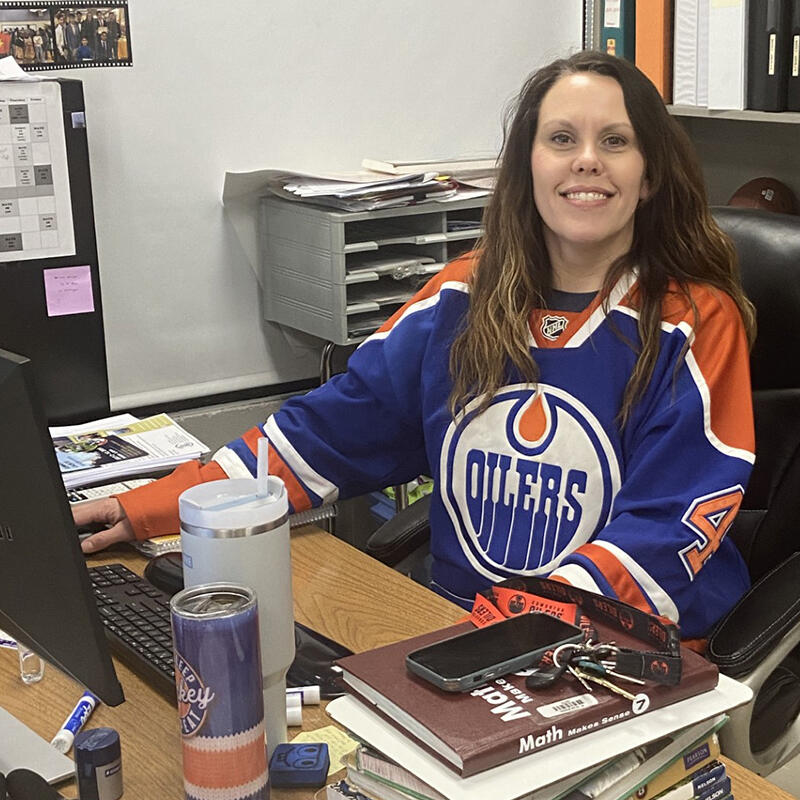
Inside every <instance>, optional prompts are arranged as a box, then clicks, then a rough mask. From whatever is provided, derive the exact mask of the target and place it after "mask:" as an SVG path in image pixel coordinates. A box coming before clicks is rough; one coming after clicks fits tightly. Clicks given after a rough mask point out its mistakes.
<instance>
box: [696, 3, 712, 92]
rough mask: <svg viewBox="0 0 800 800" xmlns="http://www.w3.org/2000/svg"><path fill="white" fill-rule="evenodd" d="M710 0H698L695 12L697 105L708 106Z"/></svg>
mask: <svg viewBox="0 0 800 800" xmlns="http://www.w3.org/2000/svg"><path fill="white" fill-rule="evenodd" d="M710 7H711V0H700V2H699V3H698V6H697V8H698V13H697V56H696V58H697V105H698V106H702V107H703V108H707V107H708V14H709V8H710Z"/></svg>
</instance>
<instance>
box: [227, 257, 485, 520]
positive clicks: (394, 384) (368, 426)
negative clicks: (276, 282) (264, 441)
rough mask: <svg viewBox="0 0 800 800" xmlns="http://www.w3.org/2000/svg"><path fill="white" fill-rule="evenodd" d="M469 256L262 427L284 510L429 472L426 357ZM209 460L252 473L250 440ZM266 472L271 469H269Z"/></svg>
mask: <svg viewBox="0 0 800 800" xmlns="http://www.w3.org/2000/svg"><path fill="white" fill-rule="evenodd" d="M470 263H471V262H470V260H469V259H463V258H462V259H460V260H458V261H456V262H453V263H452V264H450V265H448V266H447V267H445V268H444V269H443V270H442V271H441V272H440V273H438V274H437V275H436V276H435V277H434V278H433V279H432V280H430V281H429V282H428V283H426V284H425V286H424V287H423V288H422V289H421V290H420V291H419V292H418V293H417V294H416V295H415V296H414V297H413V298H412V299H411V300H410V301H409V302H408V303H406V304H405V305H404V306H403V307H402V308H401V309H399V310H398V311H397V312H396V313H395V314H394V315H393V316H392V317H391V318H390V319H389V320H388V321H387V322H386V324H385V325H383V326H382V327H381V328H380V329H379V330H378V331H377V332H376V333H375V334H373V335H372V336H371V337H369V338H368V339H367V340H366V341H365V342H364V343H363V344H362V345H361V346H360V347H359V348H358V349H357V350H356V351H355V352H354V353H353V355H352V356H351V357H350V360H349V362H348V365H347V371H346V372H344V373H341V374H339V375H336V376H334V377H333V378H331V379H330V380H329V381H327V382H326V383H324V384H323V385H322V386H320V387H319V388H317V389H315V390H314V391H312V392H309V393H308V394H306V395H303V396H302V397H295V398H291V399H290V400H289V401H287V402H286V403H285V404H284V405H283V407H282V408H281V409H280V411H279V412H278V413H276V414H275V415H273V416H272V417H270V419H269V420H267V423H266V425H265V426H264V434H265V435H266V436H267V437H268V438H269V441H270V454H271V463H273V464H274V465H275V466H274V471H275V472H276V473H277V474H278V475H279V476H280V477H281V478H283V480H284V482H285V483H286V485H287V487H288V491H289V502H290V506H291V508H292V510H294V511H300V510H303V509H306V508H310V507H315V506H318V505H321V504H325V503H331V502H334V501H336V500H337V499H340V498H341V499H344V498H348V497H354V496H357V495H360V494H364V493H366V492H369V491H373V490H375V489H382V488H384V487H386V486H391V485H394V484H398V483H404V482H407V481H409V480H411V479H413V478H414V477H416V476H418V475H420V474H424V473H427V472H429V465H428V459H427V453H426V448H425V437H424V424H423V422H424V421H423V396H424V392H425V380H426V369H425V363H426V356H427V354H428V353H429V351H430V343H431V336H432V331H433V330H434V329H435V327H436V319H437V314H438V313H439V312H440V309H441V305H440V302H441V298H442V294H443V292H442V287H443V286H444V285H445V284H446V283H447V282H448V281H451V280H455V279H456V278H458V279H460V278H462V277H463V275H464V273H465V270H467V269H469V264H470ZM245 445H246V446H243V444H242V443H241V442H234V443H231V444H230V445H229V446H228V451H227V453H225V454H223V455H221V456H220V457H218V460H219V462H220V463H221V464H222V465H223V467H224V468H225V469H226V471H227V470H229V469H231V468H232V466H233V465H232V464H229V463H228V458H229V457H233V460H234V461H238V462H239V466H241V465H244V466H245V467H246V468H247V469H248V470H250V471H252V470H253V468H254V462H253V460H252V453H253V451H254V449H253V445H252V443H245ZM270 471H273V468H272V467H271V468H270Z"/></svg>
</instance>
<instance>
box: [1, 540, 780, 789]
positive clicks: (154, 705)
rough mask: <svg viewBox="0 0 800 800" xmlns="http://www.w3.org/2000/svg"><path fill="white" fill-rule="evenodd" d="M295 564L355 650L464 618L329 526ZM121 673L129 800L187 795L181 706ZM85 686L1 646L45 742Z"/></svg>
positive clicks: (735, 776)
mask: <svg viewBox="0 0 800 800" xmlns="http://www.w3.org/2000/svg"><path fill="white" fill-rule="evenodd" d="M114 561H121V562H123V563H125V564H127V565H128V566H129V567H131V568H132V569H134V570H136V571H138V572H141V569H142V568H143V567H144V563H145V562H144V559H143V558H142V557H140V556H139V555H137V554H136V553H134V552H133V551H132V550H130V548H127V547H126V548H119V549H116V550H111V551H108V552H106V553H103V554H100V555H99V556H96V557H93V558H92V563H97V564H102V563H108V562H114ZM292 565H293V580H294V595H295V602H294V609H295V618H296V619H297V620H298V621H300V622H303V623H305V624H307V625H309V626H311V627H313V628H314V629H315V630H318V631H321V632H323V633H325V634H326V635H327V636H330V637H331V638H333V639H335V640H337V641H339V642H342V643H343V644H345V645H347V646H348V647H350V648H351V649H352V650H355V651H360V650H367V649H369V648H371V647H376V646H378V645H382V644H389V643H391V642H395V641H398V640H400V639H404V638H407V637H409V636H413V635H416V634H419V633H424V632H427V631H432V630H436V629H437V628H441V627H443V626H445V625H447V624H450V623H452V622H454V621H456V620H458V619H460V618H462V617H463V616H464V611H463V610H462V609H460V608H458V607H457V606H454V605H453V604H451V603H449V602H448V601H446V600H444V599H443V598H441V597H439V596H438V595H435V594H433V593H432V592H429V591H428V590H427V589H424V588H423V587H421V586H419V585H417V584H414V583H412V582H411V581H409V580H407V579H406V578H404V577H403V576H401V575H400V574H399V573H397V572H395V571H394V570H391V569H389V568H387V567H384V566H383V565H382V564H379V563H378V562H376V561H374V560H373V559H371V558H369V557H368V556H366V555H364V554H363V553H361V552H359V551H357V550H355V549H354V548H352V547H350V546H349V545H348V544H345V543H344V542H342V541H340V540H339V539H335V538H334V537H332V536H331V535H330V534H327V533H325V532H324V531H320V530H316V529H313V528H303V529H300V530H297V531H293V532H292ZM117 670H118V674H119V678H120V681H121V682H122V685H123V688H124V690H125V696H126V698H127V700H126V702H125V703H123V704H122V705H121V706H118V707H117V708H108V707H106V706H103V705H101V706H100V707H99V708H98V709H97V710H96V711H95V712H94V714H93V715H92V718H91V721H90V725H91V726H100V725H109V726H111V727H113V728H116V730H117V731H119V734H120V738H121V740H122V769H123V775H124V783H125V795H124V797H125V798H129V799H130V800H180V799H181V798H183V796H184V795H183V783H182V769H181V749H180V736H179V734H178V717H177V712H176V710H175V707H174V706H173V705H172V704H171V703H169V702H167V701H166V700H165V699H163V698H162V697H161V696H160V695H158V694H157V693H156V692H155V691H153V690H152V689H151V688H150V687H149V686H147V685H146V684H145V683H144V682H142V681H141V680H140V679H139V678H138V677H137V676H136V675H135V674H134V673H132V672H130V670H128V669H127V668H126V667H125V666H124V665H122V664H119V663H118V662H117ZM81 691H82V689H81V688H80V687H79V686H78V685H77V684H75V683H74V682H73V681H72V680H70V679H69V678H66V677H65V676H63V675H62V674H60V673H59V672H58V670H56V669H55V668H53V667H48V668H47V670H46V672H45V678H44V680H43V681H41V682H40V683H39V684H36V685H34V686H24V685H23V684H22V682H21V681H20V680H19V674H18V665H17V657H16V654H15V653H13V652H12V651H0V703H2V705H3V707H4V708H6V709H7V710H8V711H10V712H11V713H12V714H14V715H15V716H17V717H18V718H19V719H21V720H23V721H24V722H25V723H26V724H28V725H29V726H30V727H31V728H33V729H34V730H35V731H37V733H39V734H40V735H42V736H44V737H45V738H46V739H48V740H49V739H50V738H51V737H52V736H53V734H54V733H55V731H56V730H57V729H58V726H59V725H60V724H61V722H62V721H63V720H64V717H66V715H67V714H68V713H69V712H70V710H71V709H72V706H73V705H74V703H75V702H76V701H77V699H78V697H79V696H80V694H81ZM303 722H304V726H303V727H304V728H305V729H306V730H313V729H315V728H319V727H322V726H324V725H330V724H331V720H330V718H329V717H327V716H326V715H325V713H324V710H323V709H322V708H316V707H314V706H305V707H304V708H303ZM292 730H294V729H290V735H291V733H292ZM726 764H727V768H728V771H729V773H730V775H731V778H732V781H733V790H734V793H735V795H736V798H737V800H763V798H775V799H776V800H791V795H789V794H787V793H786V792H784V791H782V790H781V789H779V788H777V787H775V786H773V785H772V784H770V783H768V782H767V781H765V780H764V779H762V778H759V777H758V776H757V775H754V774H753V773H752V772H749V771H748V770H746V769H744V768H743V767H740V766H739V765H737V764H734V763H732V762H730V761H726ZM60 790H61V792H62V794H65V795H66V796H67V797H68V798H75V797H76V789H75V785H74V783H69V784H66V786H62V787H60ZM313 794H314V792H313V790H310V789H293V790H275V791H273V792H272V800H300V798H304V799H305V800H308V798H311V797H312V796H313Z"/></svg>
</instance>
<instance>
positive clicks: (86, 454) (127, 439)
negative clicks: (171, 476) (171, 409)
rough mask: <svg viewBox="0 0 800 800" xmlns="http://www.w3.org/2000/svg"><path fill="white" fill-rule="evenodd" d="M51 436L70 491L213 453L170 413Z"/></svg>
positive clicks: (66, 429)
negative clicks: (77, 487) (169, 414)
mask: <svg viewBox="0 0 800 800" xmlns="http://www.w3.org/2000/svg"><path fill="white" fill-rule="evenodd" d="M50 436H51V438H52V440H53V447H54V448H55V452H56V459H57V461H58V466H59V469H60V470H61V475H62V477H63V479H64V486H65V487H66V488H67V489H72V488H74V487H76V486H88V485H91V484H96V483H104V482H111V481H116V480H118V479H120V478H123V477H126V476H131V475H146V474H155V473H159V472H165V471H167V470H169V469H171V468H172V467H175V466H177V465H178V464H181V463H183V462H184V461H190V460H191V459H194V458H199V457H200V456H201V455H204V454H205V453H208V452H209V448H208V447H206V445H204V444H203V443H202V442H201V441H200V440H199V439H196V438H195V437H194V436H192V435H191V434H190V433H189V432H188V431H186V430H184V429H183V428H182V427H181V426H180V425H178V423H177V422H175V420H173V419H172V418H171V417H170V416H168V415H167V414H157V415H155V416H152V417H147V418H146V419H141V420H140V419H137V418H136V417H132V416H131V415H129V414H126V415H121V416H118V417H110V418H108V419H103V420H95V421H94V422H91V423H86V424H84V425H72V426H64V427H58V428H50Z"/></svg>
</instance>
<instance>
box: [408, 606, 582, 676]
mask: <svg viewBox="0 0 800 800" xmlns="http://www.w3.org/2000/svg"><path fill="white" fill-rule="evenodd" d="M581 638H582V635H581V630H580V628H578V627H577V626H576V625H571V624H570V623H568V622H564V621H563V620H560V619H557V618H556V617H553V616H551V615H550V614H539V613H532V614H520V615H519V616H517V617H511V618H510V619H506V620H502V621H501V622H496V623H494V624H493V625H488V626H487V627H485V628H479V629H478V630H475V631H470V632H469V633H465V634H462V635H460V636H455V637H453V638H452V639H445V640H444V641H442V642H437V643H436V644H432V645H430V646H429V647H424V648H422V649H421V650H417V651H415V652H413V653H410V654H409V655H408V660H409V661H412V662H414V663H415V664H417V665H419V666H420V667H422V668H423V669H424V670H426V671H428V672H430V673H433V674H435V675H438V676H439V677H440V678H442V679H443V680H444V681H450V680H457V679H459V678H462V677H464V676H469V675H473V674H475V673H481V672H482V671H484V670H486V669H488V668H491V667H492V666H494V665H497V664H502V663H505V662H507V661H510V660H513V659H517V658H520V657H522V656H525V655H526V654H528V653H537V652H544V651H546V650H548V649H550V647H551V646H555V645H557V644H561V643H563V642H564V641H580V640H581Z"/></svg>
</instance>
